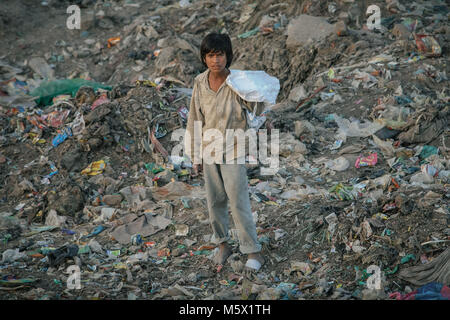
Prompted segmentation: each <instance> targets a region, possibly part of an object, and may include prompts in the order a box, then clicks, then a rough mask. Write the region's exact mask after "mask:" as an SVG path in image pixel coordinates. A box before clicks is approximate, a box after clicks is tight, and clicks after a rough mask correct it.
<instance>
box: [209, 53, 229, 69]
mask: <svg viewBox="0 0 450 320" xmlns="http://www.w3.org/2000/svg"><path fill="white" fill-rule="evenodd" d="M205 62H206V66H207V67H208V69H209V70H210V71H211V72H221V71H223V70H224V69H225V67H226V66H227V55H226V54H225V52H223V51H217V52H209V53H207V54H206V55H205Z"/></svg>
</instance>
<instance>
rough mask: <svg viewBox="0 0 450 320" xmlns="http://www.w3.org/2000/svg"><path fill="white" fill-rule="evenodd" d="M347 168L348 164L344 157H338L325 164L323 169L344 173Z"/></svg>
mask: <svg viewBox="0 0 450 320" xmlns="http://www.w3.org/2000/svg"><path fill="white" fill-rule="evenodd" d="M349 166H350V162H349V161H348V160H347V159H346V158H345V157H339V158H337V159H334V160H329V161H327V162H326V163H325V168H329V169H331V170H334V171H345V170H347V169H348V167H349Z"/></svg>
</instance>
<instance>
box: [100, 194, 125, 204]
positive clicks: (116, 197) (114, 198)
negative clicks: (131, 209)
mask: <svg viewBox="0 0 450 320" xmlns="http://www.w3.org/2000/svg"><path fill="white" fill-rule="evenodd" d="M102 200H103V202H104V203H105V205H107V206H110V207H119V206H120V203H121V202H122V200H123V196H122V195H121V194H108V195H105V196H103V198H102Z"/></svg>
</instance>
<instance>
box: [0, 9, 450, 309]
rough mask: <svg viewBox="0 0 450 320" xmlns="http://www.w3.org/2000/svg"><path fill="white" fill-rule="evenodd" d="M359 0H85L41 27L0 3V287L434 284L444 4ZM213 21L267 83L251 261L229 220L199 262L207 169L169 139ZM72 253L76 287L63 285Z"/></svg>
mask: <svg viewBox="0 0 450 320" xmlns="http://www.w3.org/2000/svg"><path fill="white" fill-rule="evenodd" d="M373 4H376V5H378V6H379V7H380V8H381V9H382V12H383V16H382V19H381V27H380V29H374V30H370V29H369V28H368V27H367V16H366V15H365V12H366V9H367V8H363V5H362V2H359V1H334V2H330V1H310V0H305V1H294V0H289V1H282V2H277V1H275V0H267V1H262V2H257V3H254V4H250V3H247V2H245V1H222V2H221V3H220V4H216V3H214V2H211V1H203V0H198V1H194V0H191V1H190V2H188V1H166V0H159V1H149V2H143V1H134V2H129V1H118V0H114V1H108V2H103V1H90V2H86V4H85V5H86V8H84V9H85V10H86V11H85V12H86V15H85V16H83V22H82V29H81V30H76V32H75V31H74V30H72V31H74V32H72V33H68V31H67V30H65V29H63V28H61V30H54V34H52V33H51V32H48V31H46V32H45V34H44V33H43V32H42V29H40V28H38V27H37V26H35V25H33V23H35V22H33V21H28V20H26V19H25V17H24V16H21V13H20V5H18V7H17V8H15V7H14V6H13V5H12V4H9V5H7V4H5V6H4V7H3V8H2V9H0V26H2V28H0V33H3V36H4V37H5V38H6V39H5V41H4V43H5V46H2V48H1V49H0V181H1V183H0V240H1V250H0V252H1V253H2V260H1V262H0V270H1V272H2V275H4V276H2V279H1V280H0V298H1V299H52V300H56V299H100V298H101V299H129V300H135V299H152V300H158V299H195V300H200V299H206V300H210V299H243V300H252V299H258V300H259V299H284V300H287V299H289V300H295V299H342V300H349V299H363V300H375V299H380V300H383V299H401V298H404V297H409V295H411V294H412V293H414V294H416V298H417V297H418V296H420V295H419V294H417V292H421V291H420V290H422V289H423V288H421V286H425V285H429V284H430V283H431V282H438V283H440V287H439V288H441V287H442V286H448V285H449V283H448V281H449V277H448V275H449V264H448V252H449V249H448V246H449V243H450V226H449V222H450V211H449V209H450V208H449V206H448V202H449V200H448V199H449V192H448V186H449V172H450V168H449V146H450V144H449V142H448V133H449V132H448V118H449V117H448V112H449V89H448V87H449V86H448V78H447V74H448V72H449V66H448V63H447V60H448V50H449V47H448V43H449V41H448V39H449V36H450V32H449V31H450V28H449V23H448V14H449V10H448V5H447V4H446V3H445V2H444V1H439V0H433V1H426V2H424V1H375V2H374V3H373ZM47 5H48V6H50V7H51V8H52V10H55V12H60V13H61V15H60V16H55V18H54V19H53V20H52V19H48V18H46V17H47V15H48V13H47V10H48V8H47V7H46V6H44V5H42V4H34V5H33V6H36V8H34V9H35V11H36V12H37V13H38V14H40V17H41V18H42V19H40V21H41V22H40V23H43V24H46V27H51V26H53V24H55V25H56V24H57V23H60V24H61V25H64V26H65V19H66V16H65V15H64V14H65V10H66V7H67V6H68V5H69V1H48V4H47ZM22 9H23V8H22ZM22 11H23V10H22ZM83 14H84V13H83ZM8 17H15V18H17V19H13V18H8ZM37 18H38V17H36V21H37ZM16 20H17V21H19V22H17V21H16ZM30 20H35V19H30ZM20 22H22V24H21V23H20ZM58 28H59V27H58ZM35 29H36V30H35ZM213 30H217V31H220V32H227V33H229V34H230V36H231V38H232V42H233V49H234V57H235V59H234V62H233V64H232V65H231V69H236V70H262V71H265V72H266V73H267V74H269V75H270V76H273V77H275V78H276V79H278V80H279V84H280V94H279V95H278V97H277V100H276V104H275V106H273V108H272V110H271V112H270V118H271V119H272V124H273V126H274V128H276V129H279V130H280V150H279V151H280V152H279V154H280V163H279V167H280V169H279V170H278V172H277V173H276V174H275V175H271V176H263V175H260V173H259V168H258V166H256V167H251V166H249V167H248V175H249V191H250V199H251V204H252V211H253V214H254V219H255V221H256V225H257V233H258V239H259V241H260V242H261V244H262V245H263V254H264V256H265V257H266V259H267V263H266V264H265V265H264V266H263V267H262V269H261V270H260V271H259V272H258V273H257V274H255V275H253V276H251V277H247V276H245V275H244V272H243V266H244V260H245V257H244V256H243V255H242V254H240V253H239V251H238V240H237V238H236V234H235V232H234V231H235V230H233V232H232V238H231V240H230V244H232V246H233V250H234V254H233V255H232V256H230V257H229V259H228V261H227V263H226V264H225V265H224V266H223V268H217V266H215V265H214V264H213V262H212V256H213V254H214V250H215V246H214V245H213V242H212V239H211V236H212V234H211V233H212V232H211V230H210V226H209V224H208V218H207V217H208V212H207V205H206V197H205V193H204V189H203V180H202V177H198V176H197V177H196V176H193V175H192V173H193V172H192V166H191V164H190V162H189V161H188V159H186V158H183V157H182V154H181V153H179V154H178V156H175V155H173V154H172V151H174V150H176V149H175V148H176V147H178V144H179V140H178V141H176V140H172V134H174V133H176V132H177V130H179V129H183V128H185V125H186V120H187V113H188V112H189V110H188V109H189V102H190V96H191V92H192V84H193V79H194V77H195V76H196V75H197V74H199V73H200V72H202V71H203V70H204V69H203V68H204V67H203V65H202V63H201V61H200V59H199V55H198V48H199V46H200V42H201V40H202V38H203V37H204V36H205V35H206V34H207V33H209V32H210V31H213ZM19 34H20V35H21V37H20V39H19V40H17V39H18V35H19ZM36 39H41V40H43V39H45V43H48V45H45V46H43V45H42V43H41V44H37V42H35V40H36ZM230 221H231V220H230ZM74 265H75V266H78V267H79V268H80V271H81V275H80V276H81V279H82V286H83V290H76V289H73V290H68V289H67V286H66V282H67V274H68V271H67V270H68V268H69V267H70V266H74ZM373 267H376V268H379V270H380V273H381V287H380V288H377V289H374V288H371V287H369V285H368V283H370V281H371V280H370V279H371V278H370V277H371V276H372V275H373V274H371V273H369V269H371V268H373ZM430 270H431V271H430ZM5 288H8V290H6V289H5ZM11 288H14V290H9V289H11ZM427 288H428V287H427ZM428 289H429V290H431V291H432V292H435V291H436V290H437V289H436V288H434V287H433V288H431V289H430V288H428ZM435 289H436V290H435ZM417 290H418V291H417ZM433 290H434V291H433ZM436 292H437V291H436ZM405 295H406V296H405Z"/></svg>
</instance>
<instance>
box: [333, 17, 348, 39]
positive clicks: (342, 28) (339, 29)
mask: <svg viewBox="0 0 450 320" xmlns="http://www.w3.org/2000/svg"><path fill="white" fill-rule="evenodd" d="M334 32H335V33H336V34H337V35H338V36H340V37H342V36H346V35H347V34H348V32H347V25H346V24H345V22H344V21H342V20H341V21H339V22H337V23H336V24H335V25H334Z"/></svg>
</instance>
